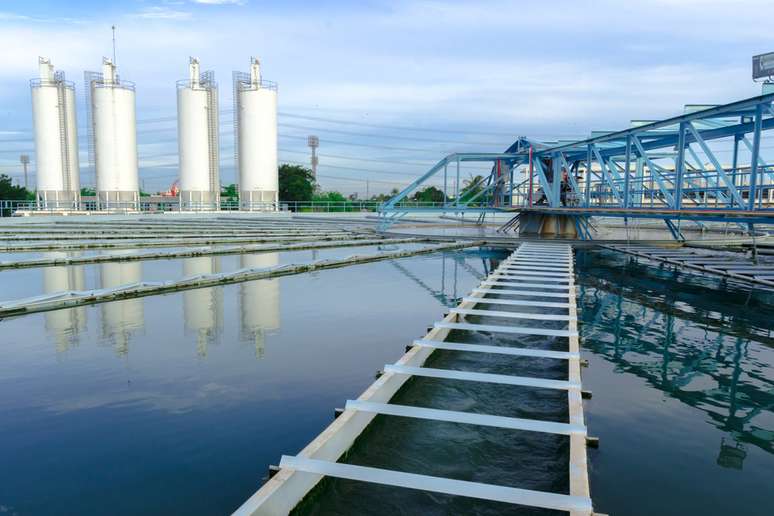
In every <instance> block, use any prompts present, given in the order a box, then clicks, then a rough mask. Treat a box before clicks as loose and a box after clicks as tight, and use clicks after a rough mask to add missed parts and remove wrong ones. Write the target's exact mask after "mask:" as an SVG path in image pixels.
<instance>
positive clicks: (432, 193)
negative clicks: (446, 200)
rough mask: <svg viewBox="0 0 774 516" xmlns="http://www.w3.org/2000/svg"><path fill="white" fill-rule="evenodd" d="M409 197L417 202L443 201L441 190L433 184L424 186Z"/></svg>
mask: <svg viewBox="0 0 774 516" xmlns="http://www.w3.org/2000/svg"><path fill="white" fill-rule="evenodd" d="M411 199H412V200H414V201H417V202H443V191H441V190H440V189H438V188H436V187H434V186H426V187H425V188H423V189H422V190H419V191H418V192H416V193H415V194H414V196H413V197H412V198H411Z"/></svg>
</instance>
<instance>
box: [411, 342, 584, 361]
mask: <svg viewBox="0 0 774 516" xmlns="http://www.w3.org/2000/svg"><path fill="white" fill-rule="evenodd" d="M414 345H415V346H422V347H426V348H434V349H445V350H449V351H470V352H473V353H494V354H498V355H514V356H520V357H535V358H556V359H558V360H570V359H573V358H580V354H579V353H570V352H568V351H550V350H547V349H530V348H515V347H513V346H487V345H484V344H468V343H466V342H449V341H444V342H440V341H435V340H426V339H417V340H415V341H414Z"/></svg>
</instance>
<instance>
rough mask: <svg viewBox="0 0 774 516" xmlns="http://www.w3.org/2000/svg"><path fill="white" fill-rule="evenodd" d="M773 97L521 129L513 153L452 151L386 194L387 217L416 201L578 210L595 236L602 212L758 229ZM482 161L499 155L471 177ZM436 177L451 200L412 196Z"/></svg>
mask: <svg viewBox="0 0 774 516" xmlns="http://www.w3.org/2000/svg"><path fill="white" fill-rule="evenodd" d="M772 102H774V94H767V95H762V96H759V97H753V98H750V99H746V100H741V101H738V102H734V103H731V104H726V105H722V106H686V108H685V114H683V115H680V116H676V117H673V118H668V119H665V120H660V121H648V120H635V121H632V124H631V125H632V126H631V127H630V128H629V129H625V130H623V131H617V132H594V133H592V134H591V137H590V138H588V139H585V140H580V141H567V142H564V141H558V142H537V141H534V140H531V139H528V138H524V137H520V138H519V139H518V140H517V141H516V142H514V143H513V145H511V146H510V147H509V148H508V149H507V150H506V151H505V152H504V153H500V154H481V153H461V154H452V155H450V156H447V157H445V158H444V159H442V160H441V161H440V162H438V163H437V164H436V165H435V166H434V167H433V168H431V169H430V170H429V171H428V172H427V173H426V174H424V175H423V176H421V177H420V178H418V179H417V180H416V181H414V182H413V183H412V184H411V185H409V186H408V187H406V188H405V189H404V190H403V191H402V192H400V193H399V194H397V195H396V196H395V197H393V198H392V199H390V200H389V201H388V202H387V203H385V204H384V205H383V206H382V208H381V214H380V216H381V218H382V223H383V224H384V225H385V226H386V225H389V224H391V223H394V222H397V221H399V220H400V219H401V218H402V217H403V216H405V215H406V214H408V213H411V212H416V211H434V212H439V213H441V212H443V213H460V214H465V213H480V214H484V213H502V212H517V213H523V212H537V213H542V214H546V213H549V214H565V215H569V216H570V218H571V219H573V220H574V223H575V226H576V229H577V233H578V235H579V237H580V238H591V231H590V228H589V225H588V219H589V217H592V216H596V217H632V218H655V219H662V220H664V222H665V223H666V224H667V226H668V227H669V229H670V230H671V231H672V234H673V236H674V237H675V238H678V239H679V238H682V235H681V234H680V232H679V229H678V227H677V226H676V224H675V222H676V221H680V220H690V221H695V222H696V223H697V224H701V221H721V222H735V223H739V224H741V225H743V226H742V227H744V228H745V229H748V230H749V231H752V230H753V225H754V224H756V223H763V224H768V223H772V222H774V164H769V163H768V162H766V161H765V160H764V159H763V157H762V155H761V148H762V146H761V142H762V139H763V138H764V136H765V135H766V134H767V133H766V131H768V130H771V129H774V108H773V107H772ZM719 155H724V156H725V157H724V158H722V159H721V158H719V157H718V156H719ZM481 163H484V164H487V163H491V164H492V165H493V166H492V168H491V171H490V172H488V173H487V174H484V176H482V177H480V178H479V180H477V181H474V182H465V180H464V176H465V173H466V171H465V167H470V166H475V164H479V166H480V164H481ZM466 183H467V184H466ZM472 183H473V184H472ZM431 185H432V186H434V187H436V188H437V189H438V190H439V191H440V193H442V194H443V200H442V202H440V199H439V202H438V203H436V205H434V206H432V207H418V206H416V203H412V202H410V200H409V198H410V196H411V195H413V194H415V193H417V192H419V191H422V190H423V189H425V188H428V187H430V186H431ZM439 196H440V194H439ZM412 204H413V205H412Z"/></svg>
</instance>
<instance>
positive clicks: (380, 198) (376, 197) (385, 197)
mask: <svg viewBox="0 0 774 516" xmlns="http://www.w3.org/2000/svg"><path fill="white" fill-rule="evenodd" d="M399 193H400V192H399V191H398V189H397V188H393V189H392V190H390V193H386V194H383V193H381V194H378V195H372V196H371V198H370V199H369V200H370V201H378V202H387V201H389V200H390V199H392V198H393V197H395V196H396V195H398V194H399Z"/></svg>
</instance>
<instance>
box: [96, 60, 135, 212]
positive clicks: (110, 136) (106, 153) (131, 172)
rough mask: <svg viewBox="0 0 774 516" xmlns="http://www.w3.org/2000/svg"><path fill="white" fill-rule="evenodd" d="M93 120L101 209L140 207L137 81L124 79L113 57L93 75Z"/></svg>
mask: <svg viewBox="0 0 774 516" xmlns="http://www.w3.org/2000/svg"><path fill="white" fill-rule="evenodd" d="M89 77H90V80H88V82H89V88H90V98H91V106H90V108H91V123H92V132H93V138H94V142H93V145H94V161H95V167H96V172H97V201H98V203H99V207H100V208H101V209H137V208H138V207H139V179H138V173H137V124H136V120H135V97H134V83H131V82H128V81H123V80H121V79H120V78H119V77H118V75H117V74H116V67H115V65H114V64H113V62H112V61H110V59H103V62H102V73H101V74H94V73H92V74H91V75H90V76H89Z"/></svg>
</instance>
